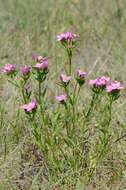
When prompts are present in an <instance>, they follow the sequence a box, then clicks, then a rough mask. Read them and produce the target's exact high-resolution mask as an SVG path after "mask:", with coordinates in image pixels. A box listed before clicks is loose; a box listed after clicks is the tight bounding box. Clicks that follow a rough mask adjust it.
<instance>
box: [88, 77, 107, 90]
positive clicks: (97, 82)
mask: <svg viewBox="0 0 126 190" xmlns="http://www.w3.org/2000/svg"><path fill="white" fill-rule="evenodd" d="M109 81H110V78H109V77H106V76H102V77H98V78H96V79H94V80H90V81H89V85H91V86H93V87H95V88H105V87H106V85H107V84H108V83H109Z"/></svg>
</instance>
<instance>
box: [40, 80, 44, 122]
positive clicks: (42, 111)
mask: <svg viewBox="0 0 126 190" xmlns="http://www.w3.org/2000/svg"><path fill="white" fill-rule="evenodd" d="M41 86H42V83H41V81H39V105H40V111H41V114H42V120H43V123H45V117H44V110H43V107H42V99H41V95H42V94H41Z"/></svg>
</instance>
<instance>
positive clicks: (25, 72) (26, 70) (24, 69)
mask: <svg viewBox="0 0 126 190" xmlns="http://www.w3.org/2000/svg"><path fill="white" fill-rule="evenodd" d="M20 70H21V73H22V75H24V76H25V75H28V74H29V73H30V71H31V67H29V66H23V67H21V69H20Z"/></svg>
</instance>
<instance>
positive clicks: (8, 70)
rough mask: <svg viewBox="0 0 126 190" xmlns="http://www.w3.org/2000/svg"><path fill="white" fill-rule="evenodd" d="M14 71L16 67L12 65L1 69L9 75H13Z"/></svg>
mask: <svg viewBox="0 0 126 190" xmlns="http://www.w3.org/2000/svg"><path fill="white" fill-rule="evenodd" d="M15 71H16V65H14V64H6V65H5V66H4V68H3V69H2V72H3V73H5V74H7V75H9V74H13V73H15Z"/></svg>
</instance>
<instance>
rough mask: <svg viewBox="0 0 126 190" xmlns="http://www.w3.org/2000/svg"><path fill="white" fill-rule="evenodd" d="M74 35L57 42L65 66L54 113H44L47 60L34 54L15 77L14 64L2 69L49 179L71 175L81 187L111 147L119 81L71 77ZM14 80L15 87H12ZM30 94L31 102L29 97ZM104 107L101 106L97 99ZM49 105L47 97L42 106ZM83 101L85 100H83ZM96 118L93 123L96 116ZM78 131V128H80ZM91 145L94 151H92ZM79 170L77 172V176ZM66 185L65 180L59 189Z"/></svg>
mask: <svg viewBox="0 0 126 190" xmlns="http://www.w3.org/2000/svg"><path fill="white" fill-rule="evenodd" d="M78 40H79V35H76V34H73V33H71V32H65V33H62V34H60V35H58V36H57V41H58V42H60V43H61V44H62V46H63V47H64V48H65V50H66V52H67V55H68V59H69V64H68V68H67V70H69V72H68V73H67V74H65V73H61V74H60V75H59V79H58V80H59V83H58V84H59V86H60V89H61V92H60V93H59V94H58V95H56V97H55V99H54V102H55V101H56V103H58V105H57V106H56V103H54V105H55V106H54V111H51V110H52V109H51V107H50V108H46V109H45V106H44V104H45V93H46V90H45V80H47V78H48V77H47V76H48V73H49V64H48V59H47V58H46V57H42V56H38V55H36V54H35V55H33V56H32V57H33V60H34V65H33V66H23V67H21V69H20V72H18V71H17V70H16V66H15V65H11V64H7V65H5V66H4V68H3V69H2V72H3V74H6V75H7V77H8V80H9V81H10V82H11V84H12V85H14V86H15V87H16V88H18V90H19V92H21V96H22V100H23V101H21V108H22V110H24V113H25V114H26V117H27V119H28V122H29V125H30V126H31V128H32V132H33V136H34V139H35V143H36V145H38V148H39V149H40V151H41V154H42V156H43V160H44V162H45V165H46V168H48V173H49V176H51V177H52V178H53V179H54V180H57V179H58V178H59V177H61V176H62V174H65V173H67V172H68V171H70V172H71V173H73V174H72V175H73V176H74V177H75V178H74V179H76V180H75V181H74V182H73V183H74V185H76V183H77V180H78V177H79V176H80V178H84V181H83V183H86V184H87V183H89V181H90V180H91V178H92V177H93V174H94V171H95V170H96V168H97V165H98V163H99V162H101V161H102V160H103V159H104V157H105V155H106V154H107V150H108V147H109V143H110V137H111V135H112V128H111V121H112V106H113V104H114V102H115V101H116V100H117V99H118V98H119V96H120V91H121V90H122V89H123V86H122V84H121V83H120V82H118V81H112V80H111V78H110V77H108V76H100V77H98V78H96V79H90V80H89V81H88V80H87V76H88V72H86V71H85V70H83V69H80V68H79V69H77V70H76V71H74V73H72V69H71V68H72V56H73V52H74V49H75V48H76V46H77V44H78V43H77V42H78ZM17 77H18V79H19V83H18V82H17V81H18V80H17ZM30 79H32V82H33V83H35V84H36V89H37V90H36V89H35V90H36V91H37V92H38V93H35V92H34V89H32V91H30V92H28V89H27V88H26V87H25V86H26V84H27V83H28V81H29V82H31V80H30ZM85 83H87V84H88V85H89V87H90V89H91V90H90V92H91V96H92V98H91V100H90V102H88V103H87V106H86V107H83V106H82V104H81V105H80V103H79V102H80V101H78V100H79V97H82V94H81V92H82V91H83V92H85V91H86V89H84V87H85ZM34 95H35V97H34ZM103 98H104V99H105V100H106V101H105V102H106V103H105V104H103V105H102V106H101V107H102V109H103V112H104V114H102V117H101V116H100V114H101V110H100V109H101V107H100V106H98V105H99V104H102V99H103ZM47 101H48V102H50V101H51V100H50V99H49V98H48V99H46V102H47ZM85 101H87V100H85ZM95 113H97V115H98V118H99V116H100V119H99V120H98V121H97V118H96V115H95ZM94 121H95V122H96V121H97V130H96V131H99V133H98V141H97V142H96V144H95V145H94V144H93V145H90V146H88V148H87V146H86V143H87V144H88V145H89V143H90V131H91V125H93V123H92V122H94ZM80 126H81V127H80ZM92 138H93V137H92ZM94 146H95V149H93V148H94ZM78 171H81V172H80V173H79V174H78V176H77V173H78ZM63 183H65V181H64V179H63V180H62V184H63Z"/></svg>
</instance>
